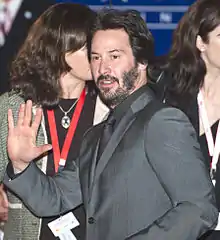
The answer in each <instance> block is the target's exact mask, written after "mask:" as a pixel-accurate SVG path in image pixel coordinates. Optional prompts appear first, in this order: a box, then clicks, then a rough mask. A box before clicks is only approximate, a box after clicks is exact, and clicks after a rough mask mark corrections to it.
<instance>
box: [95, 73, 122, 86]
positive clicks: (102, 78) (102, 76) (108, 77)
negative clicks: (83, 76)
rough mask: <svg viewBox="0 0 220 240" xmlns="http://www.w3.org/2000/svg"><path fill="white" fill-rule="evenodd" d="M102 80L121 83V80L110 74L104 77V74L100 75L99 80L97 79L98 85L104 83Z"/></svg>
mask: <svg viewBox="0 0 220 240" xmlns="http://www.w3.org/2000/svg"><path fill="white" fill-rule="evenodd" d="M102 80H112V81H116V82H117V83H119V79H118V78H116V77H113V76H111V75H109V74H107V75H103V74H102V75H100V76H99V77H98V79H97V84H99V82H100V81H102Z"/></svg>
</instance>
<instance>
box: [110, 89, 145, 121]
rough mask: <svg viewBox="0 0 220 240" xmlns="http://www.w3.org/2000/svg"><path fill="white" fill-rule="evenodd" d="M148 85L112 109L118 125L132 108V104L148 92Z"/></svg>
mask: <svg viewBox="0 0 220 240" xmlns="http://www.w3.org/2000/svg"><path fill="white" fill-rule="evenodd" d="M146 89H147V85H144V86H142V87H140V88H139V89H137V90H136V91H134V92H133V93H132V94H130V95H129V96H128V97H127V98H126V99H125V100H124V101H123V102H121V103H120V104H119V105H117V106H116V107H115V108H114V109H112V110H111V111H112V114H113V116H114V117H115V119H116V125H117V124H118V122H119V121H120V120H121V118H122V117H123V116H124V115H125V113H126V112H127V111H128V109H129V108H130V106H131V104H132V103H133V102H134V101H135V100H136V99H137V98H138V97H139V96H140V95H141V94H142V93H144V92H145V91H146Z"/></svg>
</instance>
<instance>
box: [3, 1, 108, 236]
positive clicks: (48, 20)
mask: <svg viewBox="0 0 220 240" xmlns="http://www.w3.org/2000/svg"><path fill="white" fill-rule="evenodd" d="M94 17H95V12H93V11H92V10H91V9H89V8H88V7H86V6H85V5H80V4H73V3H64V4H57V5H53V6H51V7H50V8H49V9H48V10H46V11H45V12H44V13H43V14H42V15H41V16H40V17H39V19H37V20H36V22H35V23H34V24H33V26H32V27H31V29H30V31H29V33H28V36H27V39H26V40H25V42H24V44H23V46H22V47H21V49H20V50H19V52H18V54H17V56H16V58H15V60H14V61H13V64H12V69H11V78H10V83H11V91H10V92H7V93H5V94H4V95H2V96H1V98H0V105H1V108H0V123H1V127H0V135H1V136H0V148H1V149H0V176H1V179H2V177H3V174H4V170H5V167H6V165H7V163H8V161H9V159H8V156H7V149H6V138H7V133H8V129H7V109H8V108H12V109H13V112H14V116H17V112H18V110H19V107H20V104H21V103H22V102H25V101H26V100H27V99H32V101H33V102H34V103H35V106H39V105H40V106H42V107H43V109H44V118H43V120H42V124H41V128H40V130H39V132H38V136H37V139H38V140H37V141H38V144H39V145H41V144H43V143H51V144H52V146H53V151H50V152H49V155H48V156H42V158H41V159H40V160H39V161H38V166H39V168H41V169H42V171H43V172H46V173H47V174H48V175H54V174H55V173H56V172H58V171H59V169H60V168H62V167H64V166H65V164H66V162H67V163H68V161H69V160H72V159H73V158H74V157H75V156H76V155H77V152H78V149H79V146H80V143H81V140H82V137H83V135H84V133H85V131H86V130H87V129H88V128H90V127H91V126H92V125H93V124H96V123H99V122H100V121H101V120H102V119H103V117H104V116H105V115H106V114H107V113H108V108H107V107H106V106H105V105H104V104H103V103H102V102H101V101H100V99H99V98H97V94H96V89H95V87H94V86H95V85H94V83H93V81H87V80H90V79H92V76H91V71H90V66H89V63H88V59H87V47H86V38H87V32H88V31H89V28H90V24H91V23H92V22H93V19H94ZM34 113H35V108H33V114H34ZM68 143H69V144H68ZM3 197H4V196H3ZM2 199H4V198H2ZM2 202H3V203H5V202H6V201H2ZM3 203H2V205H3V207H4V204H3ZM39 204H40V202H39ZM8 205H9V212H8V220H7V222H6V223H5V226H4V233H5V238H4V239H6V240H15V239H22V240H29V239H31V240H35V239H36V240H37V239H41V240H50V239H56V237H54V236H53V233H52V232H51V230H50V229H49V228H48V226H47V224H48V222H50V221H52V220H54V219H56V218H58V217H59V216H58V217H55V218H45V219H43V220H42V221H41V220H40V219H39V218H36V217H35V216H34V215H32V213H31V212H29V211H28V210H27V209H26V208H25V206H24V205H23V204H22V203H21V202H20V200H19V199H17V198H16V196H14V195H12V194H10V193H8ZM73 214H74V215H75V217H76V218H77V220H78V221H79V223H80V225H79V226H78V227H76V228H74V229H73V231H72V233H73V234H74V235H75V237H76V238H77V239H84V233H85V231H84V228H85V213H84V208H83V205H81V206H79V207H78V208H77V209H75V210H74V211H73Z"/></svg>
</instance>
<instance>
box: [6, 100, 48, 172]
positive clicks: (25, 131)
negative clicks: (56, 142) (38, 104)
mask: <svg viewBox="0 0 220 240" xmlns="http://www.w3.org/2000/svg"><path fill="white" fill-rule="evenodd" d="M41 117H42V109H41V108H38V109H37V111H36V115H35V117H34V119H33V121H32V101H30V100H28V101H27V103H26V104H22V105H21V106H20V109H19V113H18V121H17V125H16V126H15V125H14V119H13V115H12V111H11V109H9V110H8V143H7V144H8V155H9V158H10V160H11V162H12V164H13V166H14V168H15V169H17V170H19V171H23V170H24V169H25V168H26V167H27V166H28V165H29V163H30V162H31V161H32V160H34V159H36V158H37V157H39V156H40V155H42V154H43V153H45V152H46V151H49V150H50V149H51V148H52V146H51V145H49V144H46V145H42V146H36V136H37V132H38V128H39V126H40V122H41Z"/></svg>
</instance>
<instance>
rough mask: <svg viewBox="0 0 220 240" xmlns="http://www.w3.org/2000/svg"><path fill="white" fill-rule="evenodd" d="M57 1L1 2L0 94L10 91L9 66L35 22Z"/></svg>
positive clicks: (11, 0)
mask: <svg viewBox="0 0 220 240" xmlns="http://www.w3.org/2000/svg"><path fill="white" fill-rule="evenodd" d="M53 3H55V0H37V1H33V0H0V93H3V92H5V91H7V90H8V89H9V81H8V79H9V65H10V64H11V62H12V59H13V58H14V57H15V55H16V54H17V51H18V49H19V47H21V45H22V44H23V41H24V40H25V38H26V36H27V33H28V30H29V28H30V27H31V25H32V24H33V22H34V21H35V20H36V19H37V18H38V17H39V16H40V14H42V12H43V11H44V10H46V9H47V8H48V7H49V6H50V5H52V4H53Z"/></svg>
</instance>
